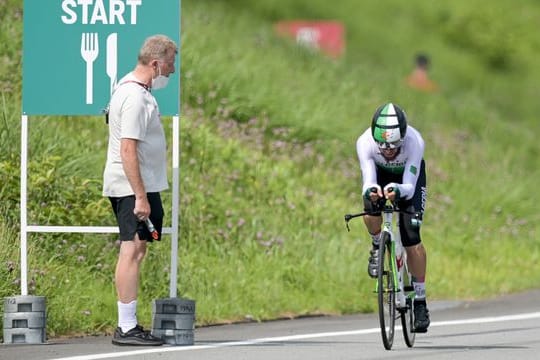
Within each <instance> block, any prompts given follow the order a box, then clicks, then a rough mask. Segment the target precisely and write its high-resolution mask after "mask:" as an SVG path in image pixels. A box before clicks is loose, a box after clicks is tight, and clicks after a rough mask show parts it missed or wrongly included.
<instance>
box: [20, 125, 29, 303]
mask: <svg viewBox="0 0 540 360" xmlns="http://www.w3.org/2000/svg"><path fill="white" fill-rule="evenodd" d="M27 164H28V116H27V115H24V114H23V115H22V117H21V235H20V236H21V295H22V296H26V295H28V277H27V273H28V265H27V241H26V235H27V218H26V216H27V213H26V187H27Z"/></svg>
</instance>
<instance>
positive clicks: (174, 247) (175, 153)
mask: <svg viewBox="0 0 540 360" xmlns="http://www.w3.org/2000/svg"><path fill="white" fill-rule="evenodd" d="M172 143H173V146H172V229H171V234H172V236H171V238H172V239H171V240H172V241H171V270H170V271H171V283H170V293H169V295H170V297H171V298H175V297H176V296H177V282H178V220H179V212H178V208H179V206H180V170H179V164H180V159H179V158H180V117H179V116H178V115H176V116H173V133H172Z"/></svg>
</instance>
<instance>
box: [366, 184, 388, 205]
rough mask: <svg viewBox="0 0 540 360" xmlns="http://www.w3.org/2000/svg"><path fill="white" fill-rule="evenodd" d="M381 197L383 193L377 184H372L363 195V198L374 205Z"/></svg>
mask: <svg viewBox="0 0 540 360" xmlns="http://www.w3.org/2000/svg"><path fill="white" fill-rule="evenodd" d="M382 197H383V192H382V190H381V187H380V186H379V185H377V184H373V185H371V186H370V187H368V188H367V189H366V192H365V193H364V198H366V199H367V200H369V201H371V202H372V203H376V202H377V200H379V199H380V198H382Z"/></svg>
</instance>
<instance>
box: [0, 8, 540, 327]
mask: <svg viewBox="0 0 540 360" xmlns="http://www.w3.org/2000/svg"><path fill="white" fill-rule="evenodd" d="M480 5H484V6H478V4H477V3H475V6H474V7H472V5H471V4H470V2H466V1H462V0H460V1H454V2H452V3H448V4H444V5H440V4H438V5H437V6H435V5H430V4H425V2H423V1H420V0H412V1H409V2H407V4H404V3H402V2H400V1H397V0H389V1H387V2H385V6H383V5H381V4H379V3H370V2H368V3H363V4H362V6H361V7H359V5H358V4H357V2H355V1H353V0H350V1H342V2H341V3H340V6H339V7H335V6H331V5H329V4H328V3H327V2H325V1H322V0H312V1H307V0H296V1H284V0H272V1H267V0H261V1H257V2H251V1H245V0H229V1H227V2H216V1H206V0H199V1H183V2H182V16H183V19H182V26H183V28H182V51H181V56H182V71H181V80H182V81H181V83H182V89H181V90H182V91H181V94H182V99H181V104H182V114H181V115H182V116H181V135H180V137H181V138H180V141H181V158H180V160H181V161H180V164H181V165H180V166H181V169H180V173H181V180H180V187H181V200H180V201H181V202H180V240H179V241H180V246H179V259H178V260H179V261H178V262H179V268H178V275H179V276H178V289H179V295H180V296H184V297H189V298H192V299H195V300H196V301H197V324H198V325H207V324H215V323H227V322H233V321H245V320H251V319H253V320H266V319H275V318H282V317H285V318H289V317H295V316H300V315H307V314H346V313H357V312H370V311H374V309H375V297H374V295H373V293H372V290H373V282H372V281H371V280H370V279H369V278H368V277H367V275H366V262H367V250H368V245H369V242H368V240H367V236H366V231H365V229H364V226H363V224H362V223H361V221H359V222H355V223H351V232H350V233H348V232H347V231H346V230H345V226H344V222H343V214H344V213H346V212H352V211H356V210H359V209H360V206H361V205H360V204H361V199H360V191H359V188H360V181H361V179H360V171H359V167H358V163H357V159H356V154H355V149H354V143H355V140H356V138H357V136H358V135H359V134H360V133H361V132H362V131H363V130H364V129H365V128H367V127H368V126H369V122H370V118H371V114H372V112H373V111H374V109H375V108H376V107H377V106H378V105H379V104H380V103H382V102H384V101H387V100H393V101H396V102H398V103H399V104H400V105H402V106H403V107H404V108H405V110H406V111H407V113H408V115H409V119H410V122H411V124H412V125H413V126H415V127H416V128H418V129H419V130H420V131H421V132H422V134H423V135H424V137H425V140H426V145H427V146H426V149H427V150H426V161H427V175H428V187H429V190H428V202H427V211H426V214H425V221H424V225H423V228H422V236H423V241H424V243H425V245H426V247H427V250H428V280H427V281H428V283H427V286H428V288H427V291H428V296H429V298H430V299H463V298H466V299H472V298H483V297H491V296H496V295H498V294H501V293H508V292H515V291H520V290H525V289H530V288H535V287H538V286H539V285H540V282H539V280H538V279H537V277H534V276H523V275H524V274H535V273H538V272H539V271H540V262H539V261H538V258H539V256H540V246H539V225H538V224H539V223H540V222H539V220H540V218H539V215H538V212H537V211H536V204H537V203H538V200H539V198H538V195H537V194H536V193H535V191H534V189H535V188H536V179H537V178H538V176H539V175H540V174H539V169H538V168H537V166H535V164H536V163H537V158H538V147H537V146H536V141H535V140H536V134H537V133H538V131H539V130H540V129H539V127H540V125H539V124H538V121H537V115H536V114H538V113H539V112H540V105H539V104H538V102H537V101H536V97H537V94H538V90H540V89H538V86H539V85H538V84H539V83H540V82H539V81H538V80H539V75H540V71H539V69H538V66H537V65H536V64H535V60H534V59H535V58H536V56H537V55H538V52H539V49H540V47H539V45H540V44H539V41H538V39H537V38H536V37H535V36H534V35H533V34H535V29H536V24H537V23H538V19H539V18H540V8H539V7H538V4H537V3H536V2H535V1H532V0H530V1H522V2H520V3H519V4H518V5H516V4H515V3H514V2H511V1H509V0H498V1H496V6H494V4H493V2H489V3H488V2H487V1H481V4H480ZM488 5H489V6H488ZM21 9H22V1H20V0H7V1H6V0H4V1H1V0H0V14H1V15H0V30H1V31H0V41H1V42H2V44H4V45H3V47H2V49H1V50H0V65H2V66H0V106H1V108H0V140H1V142H0V149H1V151H0V154H1V155H0V182H1V183H2V187H1V189H0V210H1V212H2V214H3V218H2V221H0V236H1V237H2V239H3V244H5V245H4V246H2V247H1V248H0V278H1V280H2V281H0V296H11V295H15V294H18V293H19V291H20V280H19V279H20V274H19V271H18V270H19V266H20V264H19V261H20V259H19V249H18V241H19V240H18V235H19V234H18V232H19V209H18V207H17V205H16V204H18V201H19V179H18V176H17V175H16V174H18V173H19V171H20V160H19V153H20V140H19V139H20V108H21V105H20V104H21V81H20V79H21V76H20V75H21V61H22V59H21V48H22V46H21V44H22V24H21V17H20V14H21ZM480 9H481V10H480ZM486 9H487V10H486ZM509 9H512V11H509ZM484 10H485V11H484ZM389 13H393V14H399V16H393V17H391V21H390V20H389V18H388V14H389ZM294 18H308V19H339V20H341V21H343V22H344V24H345V25H346V29H347V33H346V36H347V38H346V40H347V52H346V55H345V56H344V57H343V58H342V59H339V60H337V61H334V60H330V59H328V58H326V57H324V56H321V55H319V54H317V53H313V52H312V51H309V50H306V49H302V48H300V47H297V46H296V45H295V44H293V43H292V42H290V41H287V40H284V39H280V38H278V37H276V36H275V35H274V34H273V30H272V24H273V22H274V21H277V20H281V19H294ZM479 28H481V30H482V31H479V30H478V29H479ZM516 39H519V41H518V40H516ZM417 51H428V52H429V53H430V55H431V57H432V60H433V68H432V71H431V74H432V77H433V78H434V79H435V80H437V82H438V83H439V84H440V85H441V88H442V90H441V92H439V93H437V94H424V93H418V92H414V91H411V90H410V89H408V88H406V87H405V85H404V83H403V78H404V77H405V76H406V75H407V73H408V72H409V71H410V69H411V67H412V59H413V56H414V54H415V53H416V52H417ZM165 125H166V127H167V129H168V136H169V137H170V131H169V130H170V129H169V127H170V121H169V119H165ZM74 134H76V136H74ZM29 135H30V140H29V144H30V149H29V150H30V153H29V200H30V201H29V222H30V223H39V224H51V225H113V219H112V216H111V214H110V210H109V208H108V204H107V201H106V200H105V199H103V198H102V197H101V174H102V167H103V163H104V158H105V153H106V138H107V128H106V126H105V125H104V124H103V119H102V118H101V117H82V118H73V117H67V116H65V117H48V116H42V117H33V118H31V119H30V134H29ZM168 140H169V143H170V140H171V139H168ZM165 199H166V204H167V206H170V193H169V192H167V193H165ZM166 213H170V212H166ZM166 221H167V222H170V219H166ZM116 256H117V245H116V239H115V236H114V235H90V234H87V235H81V234H32V235H31V236H30V237H29V291H30V293H32V294H36V295H42V296H46V297H47V308H48V314H49V319H48V328H47V331H48V333H49V335H50V336H59V335H69V334H96V333H110V332H111V330H112V329H113V328H114V327H115V326H116V308H115V291H114V284H113V270H114V266H115V261H116ZM169 256H170V243H169V241H168V239H167V237H165V239H164V241H162V242H161V243H154V244H152V245H151V248H150V251H149V253H148V257H147V259H146V261H145V263H144V269H143V272H142V274H143V276H142V279H141V281H142V283H141V295H140V299H139V300H140V301H139V303H140V304H141V305H140V307H139V311H138V314H139V319H140V321H141V322H142V323H143V325H145V326H149V325H150V319H151V317H150V306H149V304H150V301H151V300H152V299H156V298H162V297H167V296H168V287H169V274H170V271H171V269H169V266H168V264H169V261H170V259H169ZM0 306H1V305H0ZM0 310H1V309H0Z"/></svg>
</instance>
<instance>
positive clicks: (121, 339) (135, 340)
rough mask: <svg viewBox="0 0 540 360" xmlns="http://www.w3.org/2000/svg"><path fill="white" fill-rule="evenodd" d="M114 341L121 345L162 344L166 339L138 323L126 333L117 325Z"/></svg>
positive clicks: (115, 343)
mask: <svg viewBox="0 0 540 360" xmlns="http://www.w3.org/2000/svg"><path fill="white" fill-rule="evenodd" d="M112 343H113V344H114V345H120V346H160V345H163V343H164V341H163V340H162V339H161V338H158V337H155V336H154V335H152V334H150V331H146V330H144V329H143V328H142V326H140V325H137V326H135V327H134V328H133V329H131V330H129V331H128V332H126V333H124V332H123V331H122V329H121V328H119V327H117V328H116V330H115V331H114V335H113V338H112Z"/></svg>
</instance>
